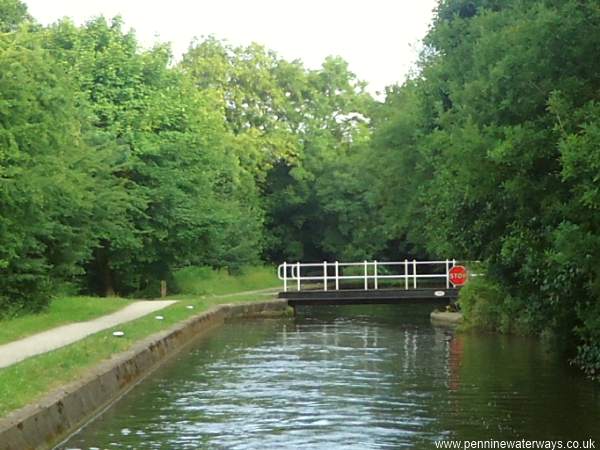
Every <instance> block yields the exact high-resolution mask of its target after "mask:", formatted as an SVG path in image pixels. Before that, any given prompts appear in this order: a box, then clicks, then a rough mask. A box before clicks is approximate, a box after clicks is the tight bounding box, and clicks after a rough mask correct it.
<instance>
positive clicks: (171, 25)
mask: <svg viewBox="0 0 600 450" xmlns="http://www.w3.org/2000/svg"><path fill="white" fill-rule="evenodd" d="M25 3H26V4H27V6H28V7H29V12H30V14H31V15H32V16H33V17H35V18H36V19H37V20H38V21H39V22H41V23H43V24H49V23H52V22H55V21H56V20H58V19H60V18H62V17H70V18H71V19H73V20H74V21H75V23H77V24H81V23H84V22H85V21H86V20H88V19H90V18H91V17H94V16H98V15H104V16H106V17H113V16H115V15H121V16H122V17H123V19H124V22H125V25H126V27H128V28H133V29H134V30H135V31H136V35H137V36H138V39H139V41H140V43H141V44H142V45H143V46H145V47H151V46H152V44H153V43H154V42H156V41H161V42H170V43H171V46H172V49H173V53H174V55H175V57H176V58H177V57H179V56H180V55H181V54H182V53H184V52H185V51H186V50H187V48H188V47H189V44H190V42H191V41H192V39H193V38H194V37H198V38H201V37H202V36H207V35H210V34H213V35H215V36H216V37H217V38H219V39H225V40H227V41H228V42H229V43H231V44H235V45H246V44H249V43H251V42H258V43H260V44H263V45H264V46H266V47H268V48H270V49H273V50H275V51H276V52H277V53H278V54H279V55H281V56H282V57H284V58H286V59H289V60H292V59H301V60H302V61H303V62H304V64H305V65H306V67H309V68H311V69H316V68H318V67H319V66H320V65H321V63H322V61H323V60H324V59H325V57H326V56H328V55H339V56H341V57H342V58H344V59H345V60H346V61H348V63H349V66H350V70H351V71H352V72H354V73H355V74H356V75H357V76H358V78H360V79H362V80H364V81H367V83H368V84H369V87H368V89H369V91H370V92H371V93H373V94H375V93H376V92H378V91H379V92H381V91H383V89H384V87H385V86H388V85H391V84H393V83H402V82H403V81H404V79H405V78H406V76H407V75H408V74H409V73H410V71H411V70H412V69H414V64H415V62H416V60H417V58H418V54H419V51H420V41H421V39H422V38H423V37H424V36H425V34H426V32H427V30H428V28H429V25H430V23H431V20H432V18H433V10H434V8H435V6H436V4H437V0H196V1H190V0H187V1H186V0H166V1H165V0H162V1H155V0H51V1H49V0H25Z"/></svg>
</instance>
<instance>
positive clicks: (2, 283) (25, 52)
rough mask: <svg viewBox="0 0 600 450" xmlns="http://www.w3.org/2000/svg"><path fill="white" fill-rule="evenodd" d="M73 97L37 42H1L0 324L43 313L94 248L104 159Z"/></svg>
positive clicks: (17, 36)
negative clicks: (89, 139)
mask: <svg viewBox="0 0 600 450" xmlns="http://www.w3.org/2000/svg"><path fill="white" fill-rule="evenodd" d="M75 92H76V89H75V88H74V84H73V83H72V81H71V79H70V78H69V77H68V76H67V74H66V72H65V71H64V68H63V67H62V66H61V65H60V64H59V63H58V62H57V61H55V60H54V58H53V57H52V55H51V54H50V52H48V51H47V50H45V49H43V48H42V47H41V42H40V40H39V39H38V36H37V35H35V34H30V33H28V32H27V31H22V32H21V31H20V32H17V33H12V34H7V35H4V36H2V37H0V274H1V276H0V316H1V315H10V314H15V313H17V312H18V311H20V310H40V309H43V308H44V307H45V306H46V305H47V302H48V299H49V292H50V290H51V289H52V287H53V284H54V282H55V281H56V280H57V279H69V278H71V277H74V276H77V275H79V274H81V272H82V269H81V267H80V266H78V265H77V263H79V262H80V261H81V260H83V259H85V258H86V257H88V256H89V255H90V253H91V249H92V247H93V245H94V243H95V241H94V235H93V231H92V228H93V224H94V221H95V219H94V218H93V212H94V210H95V209H96V207H97V206H98V205H96V204H95V194H94V191H95V189H96V188H97V186H98V185H103V183H104V174H105V171H104V169H102V168H101V167H100V165H101V162H102V159H103V158H104V155H103V153H102V152H98V153H94V152H92V151H91V150H90V148H89V147H88V145H87V143H86V142H85V139H84V138H83V136H82V135H83V128H84V126H85V125H84V124H85V117H84V115H83V112H82V110H81V109H80V108H79V106H78V97H77V95H76V93H75Z"/></svg>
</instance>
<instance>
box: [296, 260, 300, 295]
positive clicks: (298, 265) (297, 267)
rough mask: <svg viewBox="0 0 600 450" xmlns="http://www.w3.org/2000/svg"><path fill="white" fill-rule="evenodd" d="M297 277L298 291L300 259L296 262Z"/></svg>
mask: <svg viewBox="0 0 600 450" xmlns="http://www.w3.org/2000/svg"><path fill="white" fill-rule="evenodd" d="M296 278H297V279H298V291H299V290H300V261H298V262H297V263H296Z"/></svg>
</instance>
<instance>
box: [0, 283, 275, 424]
mask: <svg viewBox="0 0 600 450" xmlns="http://www.w3.org/2000/svg"><path fill="white" fill-rule="evenodd" d="M215 278H218V277H215ZM213 281H214V278H213ZM211 282H212V281H211ZM265 284H266V286H265V285H262V286H261V285H260V284H259V283H257V282H254V283H253V284H252V290H258V289H261V288H262V289H264V288H269V287H271V285H272V283H265ZM246 285H247V284H245V282H242V283H238V284H237V286H238V289H240V288H239V286H246ZM224 290H225V291H226V292H228V291H229V294H228V295H221V296H215V295H202V296H198V295H191V294H186V295H179V296H176V298H177V300H178V302H177V303H176V304H173V305H171V306H169V307H167V308H165V309H163V310H161V311H160V315H161V316H163V317H164V319H163V320H157V319H156V318H155V316H156V314H150V315H148V316H145V317H142V318H140V319H137V320H134V321H131V322H128V323H125V324H122V325H119V326H116V327H113V328H110V329H107V330H104V331H102V332H100V333H97V334H94V335H92V336H89V337H87V338H85V339H82V340H81V341H78V342H76V343H74V344H71V345H69V346H66V347H63V348H61V349H57V350H54V351H52V352H49V353H45V354H42V355H38V356H35V357H32V358H29V359H26V360H24V361H22V362H20V363H17V364H14V365H12V366H9V367H6V368H3V369H0V417H3V416H5V415H7V414H8V413H10V412H12V411H14V410H17V409H19V408H22V407H24V406H26V405H27V404H30V403H32V402H34V401H36V400H38V399H40V398H41V397H43V396H44V395H45V394H47V393H49V392H50V391H52V390H54V389H56V388H58V387H60V386H62V385H64V384H67V383H70V382H72V381H75V380H77V379H78V378H79V377H81V376H82V375H83V374H84V373H85V372H86V371H88V370H90V369H91V368H92V367H93V366H95V365H97V364H98V363H100V362H101V361H103V360H106V359H109V358H110V357H111V356H112V355H115V354H118V353H121V352H123V351H126V350H128V349H130V348H131V347H132V346H133V345H134V344H135V343H136V342H138V341H140V340H141V339H144V338H146V337H148V336H150V335H151V334H154V333H157V332H159V331H161V330H165V329H167V328H169V327H170V326H172V325H173V324H175V323H177V322H180V321H183V320H185V319H187V318H189V317H191V316H192V315H195V314H199V313H201V312H203V311H206V310H208V309H210V308H212V307H213V306H216V305H219V304H224V303H234V302H245V301H260V300H266V299H267V298H269V296H273V294H272V293H271V294H269V293H266V294H265V293H261V292H257V293H252V294H244V293H243V292H239V291H238V292H235V291H233V292H231V291H232V289H224ZM76 300H78V298H74V299H72V301H65V302H57V303H58V304H57V305H56V306H55V308H56V311H60V310H61V308H63V310H64V308H66V309H67V312H66V314H67V315H69V316H70V317H74V316H75V313H72V312H71V311H70V310H69V307H68V305H71V306H73V305H76V307H75V309H76V310H79V311H81V310H82V308H83V307H81V305H79V304H78V303H77V301H76ZM94 300H99V301H100V302H104V301H106V300H108V301H109V302H111V304H112V305H113V306H115V305H116V306H115V308H114V309H118V307H119V305H120V306H122V305H123V303H122V302H123V300H118V299H94ZM119 302H121V303H119ZM92 304H94V303H93V302H92ZM87 314H91V312H88V313H87ZM41 316H42V315H39V316H33V317H23V318H21V319H22V320H30V321H31V324H30V325H29V327H28V328H27V327H25V326H24V325H23V327H25V328H26V329H28V330H31V329H32V327H34V325H33V324H37V325H38V326H40V327H41V326H42V325H40V324H39V323H37V322H36V320H38V319H37V317H41ZM78 317H86V316H85V314H84V313H83V312H81V313H80V315H79V316H78ZM87 318H91V317H90V316H89V315H88V316H87ZM21 319H14V320H21ZM39 320H42V319H39ZM82 320H85V319H82ZM8 322H10V321H8ZM55 323H57V324H61V323H59V322H55ZM63 323H64V322H63ZM14 327H15V328H18V327H17V326H16V325H15V326H14ZM48 328H51V326H45V324H44V329H48ZM117 330H118V331H123V332H124V333H125V335H124V336H123V337H118V338H117V337H114V336H113V335H112V333H113V332H114V331H117ZM36 331H41V329H40V328H37V329H36Z"/></svg>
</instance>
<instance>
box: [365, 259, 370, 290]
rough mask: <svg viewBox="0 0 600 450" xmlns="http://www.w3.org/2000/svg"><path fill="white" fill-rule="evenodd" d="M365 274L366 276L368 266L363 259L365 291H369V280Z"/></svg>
mask: <svg viewBox="0 0 600 450" xmlns="http://www.w3.org/2000/svg"><path fill="white" fill-rule="evenodd" d="M367 274H368V266H367V260H366V259H365V291H368V290H369V279H368V278H367Z"/></svg>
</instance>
